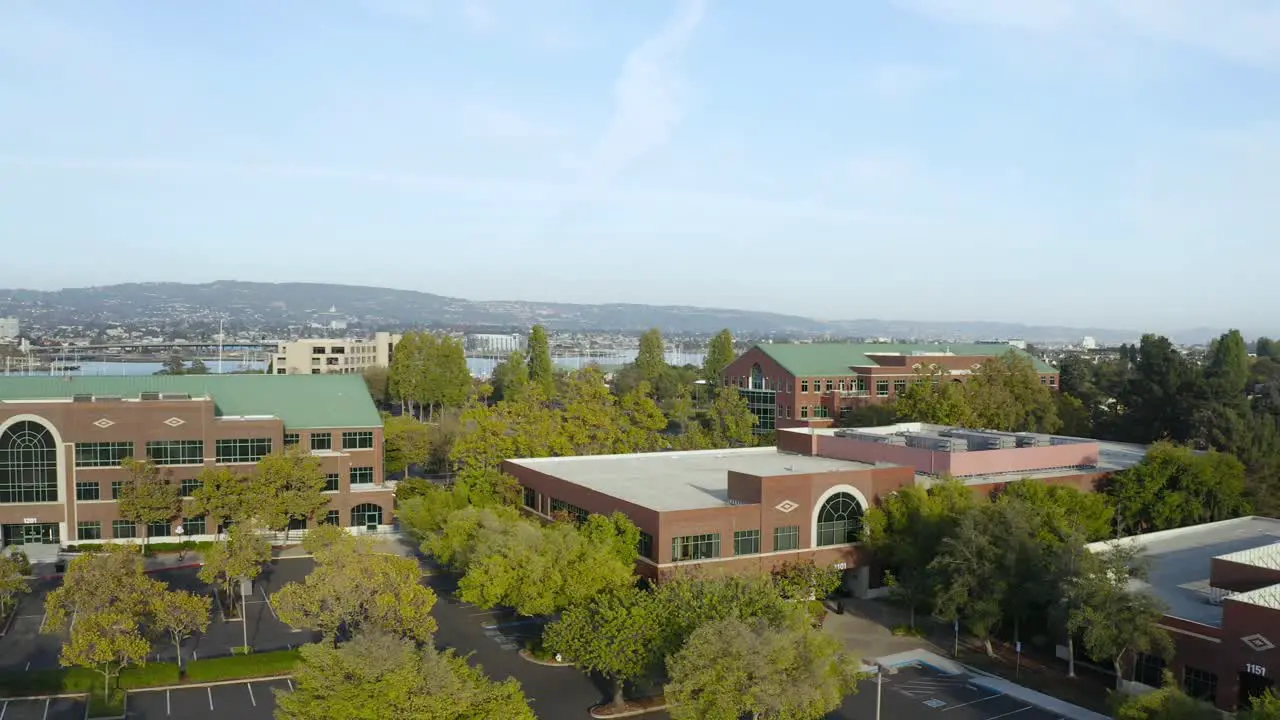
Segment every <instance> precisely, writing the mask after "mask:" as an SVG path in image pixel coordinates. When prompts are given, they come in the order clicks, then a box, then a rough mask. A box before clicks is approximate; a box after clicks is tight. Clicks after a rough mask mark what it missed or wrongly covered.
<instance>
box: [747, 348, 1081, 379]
mask: <svg viewBox="0 0 1280 720" xmlns="http://www.w3.org/2000/svg"><path fill="white" fill-rule="evenodd" d="M756 347H758V348H760V350H761V351H762V352H764V354H766V355H768V356H769V357H771V358H773V359H774V361H776V362H777V363H778V364H779V365H781V366H782V367H784V368H786V369H787V371H789V372H790V373H791V374H792V375H795V376H797V377H802V376H806V375H808V376H815V375H817V376H821V375H848V374H849V368H850V367H853V366H863V367H867V366H872V367H874V366H876V362H875V361H874V360H872V359H871V358H869V357H867V355H868V354H872V355H874V354H877V353H889V354H894V355H914V354H921V353H939V354H940V353H947V352H949V353H951V354H952V355H960V356H983V355H985V356H991V355H1003V354H1004V353H1006V352H1015V353H1018V354H1019V355H1022V356H1024V357H1028V358H1031V362H1032V363H1033V364H1034V365H1035V368H1036V370H1037V371H1038V372H1042V373H1054V372H1058V371H1057V370H1056V369H1054V368H1053V367H1052V366H1051V365H1049V364H1048V363H1046V362H1045V361H1044V360H1041V359H1040V358H1037V357H1032V356H1031V354H1030V353H1028V352H1027V351H1025V350H1019V349H1018V348H1016V347H1013V346H1012V345H1008V346H1001V345H998V344H995V343H947V344H943V343H939V344H933V343H928V344H899V343H862V344H857V343H760V344H758V345H756Z"/></svg>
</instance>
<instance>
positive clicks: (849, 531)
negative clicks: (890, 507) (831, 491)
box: [818, 492, 862, 547]
mask: <svg viewBox="0 0 1280 720" xmlns="http://www.w3.org/2000/svg"><path fill="white" fill-rule="evenodd" d="M861 539H862V505H860V504H859V503H858V501H857V499H856V498H854V497H853V496H852V495H850V494H849V493H846V492H839V493H836V494H835V495H832V496H831V497H829V498H827V501H826V502H824V503H822V510H820V511H819V512H818V547H823V546H825V545H841V544H843V543H852V542H858V541H860V540H861Z"/></svg>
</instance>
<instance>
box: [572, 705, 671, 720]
mask: <svg viewBox="0 0 1280 720" xmlns="http://www.w3.org/2000/svg"><path fill="white" fill-rule="evenodd" d="M608 707H610V704H609V703H605V704H603V705H595V706H592V708H591V709H590V710H588V712H589V713H591V717H593V718H597V719H598V720H607V719H609V718H626V717H635V716H637V715H648V714H649V713H654V712H662V711H663V710H666V709H667V707H668V706H667V703H665V702H664V703H662V704H661V705H654V706H653V707H647V708H642V709H639V710H624V711H622V712H620V713H610V714H608V715H601V714H600V710H601V709H606V708H608Z"/></svg>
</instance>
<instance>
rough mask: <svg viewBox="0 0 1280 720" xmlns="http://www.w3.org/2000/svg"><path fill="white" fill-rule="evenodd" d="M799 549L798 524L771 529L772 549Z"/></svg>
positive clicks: (776, 550)
mask: <svg viewBox="0 0 1280 720" xmlns="http://www.w3.org/2000/svg"><path fill="white" fill-rule="evenodd" d="M799 549H800V526H799V525H787V526H785V527H778V528H774V529H773V551H774V552H781V551H783V550H799Z"/></svg>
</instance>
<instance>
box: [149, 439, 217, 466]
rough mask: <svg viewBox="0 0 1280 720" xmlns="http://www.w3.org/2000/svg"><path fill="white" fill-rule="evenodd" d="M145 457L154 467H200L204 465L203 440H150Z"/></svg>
mask: <svg viewBox="0 0 1280 720" xmlns="http://www.w3.org/2000/svg"><path fill="white" fill-rule="evenodd" d="M147 457H149V458H151V461H152V462H154V463H155V464H156V465H201V464H203V463H204V441H203V440H151V441H149V442H147Z"/></svg>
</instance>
